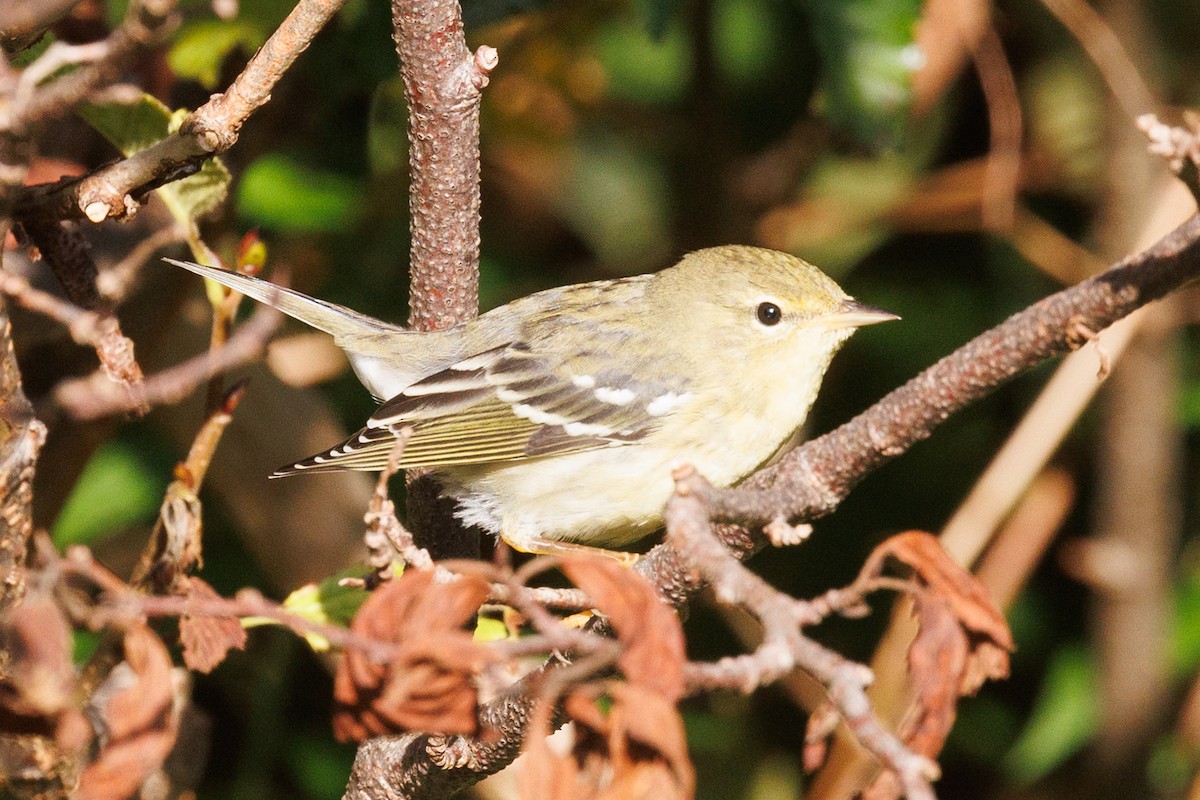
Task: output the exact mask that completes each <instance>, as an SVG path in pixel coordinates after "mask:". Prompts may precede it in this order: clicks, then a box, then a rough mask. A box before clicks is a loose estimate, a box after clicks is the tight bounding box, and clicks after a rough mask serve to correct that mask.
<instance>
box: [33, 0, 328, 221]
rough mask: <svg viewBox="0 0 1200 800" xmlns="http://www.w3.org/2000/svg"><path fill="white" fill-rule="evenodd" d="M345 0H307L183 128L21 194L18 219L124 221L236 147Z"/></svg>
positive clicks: (302, 1) (300, 3)
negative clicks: (154, 195)
mask: <svg viewBox="0 0 1200 800" xmlns="http://www.w3.org/2000/svg"><path fill="white" fill-rule="evenodd" d="M343 2H344V0H301V1H300V2H299V3H298V4H297V5H296V7H295V8H294V9H292V12H291V13H290V14H288V16H287V18H286V19H285V20H284V21H283V22H282V23H281V24H280V26H279V28H278V29H277V30H276V31H275V32H274V33H273V34H271V37H270V38H269V39H268V40H267V42H266V44H264V45H263V46H262V48H261V49H260V50H259V51H258V52H257V53H255V54H254V57H253V58H251V59H250V63H248V64H247V65H246V68H245V69H244V70H242V72H241V73H240V74H239V75H238V77H237V78H236V79H235V80H234V82H233V84H232V85H230V87H229V88H228V89H226V90H225V91H224V92H223V93H221V94H217V95H213V97H212V99H210V100H209V101H208V102H207V103H205V104H204V105H203V106H201V107H200V108H198V109H196V110H195V111H194V112H192V114H191V115H190V116H189V117H188V118H187V120H185V121H184V123H183V125H182V126H181V127H180V129H179V131H178V132H177V133H174V134H172V135H171V136H168V137H167V138H165V139H163V140H161V141H159V142H157V143H156V144H154V145H152V146H151V147H148V148H146V149H145V150H142V151H140V152H138V153H135V154H134V155H132V156H130V157H129V158H125V159H122V160H120V161H117V162H116V163H114V164H111V165H109V166H107V167H104V168H102V169H99V170H96V171H94V172H90V173H88V174H87V175H85V176H83V177H81V178H73V179H68V180H64V181H59V182H57V183H54V184H43V185H39V186H32V187H29V188H27V189H24V190H21V191H19V192H17V196H16V198H15V213H16V216H17V217H18V218H22V219H34V218H41V219H47V220H70V219H80V218H86V219H89V220H91V221H92V222H101V221H103V220H105V219H108V218H110V217H115V218H117V219H120V218H123V217H125V216H126V215H127V214H128V212H129V210H130V209H135V208H136V207H137V204H138V202H139V201H140V200H141V198H143V197H144V196H145V195H146V194H147V193H148V192H149V191H150V190H152V189H154V188H155V187H157V186H160V185H162V184H163V183H167V182H170V181H171V180H174V179H176V178H179V177H183V176H186V175H188V174H191V173H192V172H194V171H195V170H196V169H197V168H198V167H199V165H200V164H201V163H202V162H203V161H205V160H206V159H208V158H210V157H212V156H213V155H216V154H218V153H221V152H224V151H225V150H228V149H229V148H230V147H232V146H233V144H234V143H235V142H236V141H237V139H238V134H239V132H240V131H241V127H242V125H243V123H245V121H246V120H247V119H248V118H249V116H250V115H251V114H252V113H254V111H256V110H257V109H258V108H260V107H261V106H263V105H264V104H266V102H267V101H268V100H270V98H271V89H272V88H273V87H274V86H275V84H276V83H277V82H278V81H279V79H280V78H281V77H282V76H283V74H284V73H285V72H286V71H287V69H288V68H289V67H290V66H291V65H292V63H293V62H294V61H295V60H296V58H297V57H298V56H299V55H300V53H302V52H303V51H304V49H305V48H306V47H308V44H309V43H310V42H311V41H312V39H313V37H314V36H316V34H317V32H318V31H320V30H321V28H322V27H324V25H325V23H326V22H328V21H329V19H330V17H332V16H333V14H334V13H335V12H336V11H337V10H338V9H339V8H341V6H342V4H343Z"/></svg>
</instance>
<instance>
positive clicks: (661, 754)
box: [521, 681, 696, 800]
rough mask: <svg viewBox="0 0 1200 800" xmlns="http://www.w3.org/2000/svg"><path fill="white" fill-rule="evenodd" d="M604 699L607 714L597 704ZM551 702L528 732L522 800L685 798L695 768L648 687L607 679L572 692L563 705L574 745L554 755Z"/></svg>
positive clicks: (675, 716)
mask: <svg viewBox="0 0 1200 800" xmlns="http://www.w3.org/2000/svg"><path fill="white" fill-rule="evenodd" d="M601 696H606V697H607V698H608V699H609V700H611V705H610V707H609V708H608V711H607V712H604V711H602V710H601V709H600V707H599V705H598V704H597V701H598V700H599V699H600V698H601ZM550 705H552V704H551V703H550V702H548V701H547V702H543V703H541V704H540V706H539V708H538V709H537V711H536V712H535V714H534V722H535V724H534V725H533V726H532V727H531V728H530V734H529V738H528V741H529V742H530V744H529V748H528V752H529V758H528V763H527V765H526V768H525V771H524V772H523V773H522V779H521V789H522V797H526V798H537V800H583V799H584V798H588V799H589V800H643V799H649V798H653V800H687V799H688V798H691V797H692V796H693V794H694V792H695V783H696V777H695V770H694V769H693V767H692V763H691V760H690V759H689V758H688V753H687V739H686V736H685V734H684V728H683V720H682V719H680V717H679V712H678V711H677V710H676V708H675V704H674V703H672V702H670V701H668V700H666V699H664V698H663V696H662V695H661V694H660V693H659V692H657V691H654V690H653V689H649V688H646V687H642V686H637V685H635V684H630V683H621V682H616V681H612V682H609V683H606V684H604V685H603V686H602V687H599V688H588V689H577V690H576V691H574V692H572V693H571V694H570V695H568V696H567V698H566V700H565V701H564V702H563V709H564V711H565V713H566V716H567V717H568V718H569V719H570V720H572V721H573V722H574V723H575V745H574V747H573V748H572V750H571V752H570V753H565V754H561V755H560V754H557V753H555V752H554V751H553V749H552V743H550V742H548V741H547V738H548V736H549V733H550V731H549V712H548V711H547V708H548V707H549V706H550Z"/></svg>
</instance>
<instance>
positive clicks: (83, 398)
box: [53, 306, 283, 420]
mask: <svg viewBox="0 0 1200 800" xmlns="http://www.w3.org/2000/svg"><path fill="white" fill-rule="evenodd" d="M282 321H283V316H282V315H281V314H280V313H279V312H278V311H276V310H274V309H273V308H270V307H268V306H261V307H260V308H259V309H258V310H257V311H255V312H254V315H253V316H252V317H250V319H249V320H247V321H246V323H245V324H243V325H241V326H240V327H239V328H238V329H237V331H236V332H235V333H234V334H233V336H231V337H230V338H229V341H228V342H226V343H225V345H224V346H222V347H221V348H219V349H217V350H209V351H206V352H204V353H201V354H200V355H198V356H195V357H193V358H190V359H188V360H187V361H184V362H183V363H181V364H178V365H176V366H174V367H171V368H170V369H167V370H164V371H162V372H160V373H158V374H156V375H152V376H150V377H149V378H147V379H146V380H145V382H144V383H143V384H142V398H141V399H142V400H144V401H145V403H146V404H148V405H150V406H156V405H169V404H171V403H178V402H179V401H180V400H182V399H183V398H185V397H187V395H189V394H190V393H191V392H192V391H193V390H194V389H195V388H196V387H197V386H199V385H200V384H202V383H204V382H205V381H207V380H209V379H210V378H211V377H212V376H213V375H216V374H218V373H220V372H225V371H228V370H231V369H234V368H235V367H239V366H242V365H243V364H247V363H250V362H253V361H256V360H257V359H259V358H260V357H261V356H262V354H263V351H264V350H265V349H266V344H267V341H268V340H269V339H270V338H271V334H273V333H274V332H275V329H276V328H278V327H279V324H280V322H282ZM53 397H54V403H55V404H56V405H57V406H58V407H59V408H60V409H61V410H62V411H64V412H65V413H67V414H69V415H70V416H71V417H72V418H74V419H78V420H89V419H99V418H100V417H106V416H109V415H112V414H121V413H125V412H128V411H130V410H133V409H134V408H136V407H137V405H136V404H135V401H134V400H133V399H131V398H130V397H129V396H128V395H126V394H125V393H123V392H122V391H121V389H120V387H118V386H117V385H116V384H113V383H112V382H111V381H109V380H108V379H107V378H105V376H104V375H102V374H94V375H91V376H89V377H86V378H77V379H74V380H69V381H64V382H63V383H61V384H59V385H58V386H57V387H56V388H55V389H54V392H53Z"/></svg>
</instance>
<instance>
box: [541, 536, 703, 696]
mask: <svg viewBox="0 0 1200 800" xmlns="http://www.w3.org/2000/svg"><path fill="white" fill-rule="evenodd" d="M562 571H563V572H564V573H565V574H566V576H567V577H568V578H570V579H571V582H572V583H574V584H575V585H576V586H578V587H579V588H580V589H583V591H584V592H586V593H587V595H588V597H590V598H592V601H593V602H594V603H595V604H596V607H597V608H598V609H599V610H600V611H602V612H603V613H604V614H605V616H607V617H608V618H609V621H611V622H612V626H613V629H614V630H615V631H616V632H617V638H618V640H619V641H620V642H621V644H623V645H624V646H625V650H624V652H623V653H622V654H621V657H620V658H619V659H618V662H617V663H618V665H619V666H620V667H621V672H623V673H624V675H625V678H626V679H627V680H628V681H629V682H630V683H632V684H636V685H638V686H641V687H644V688H647V689H650V690H652V691H655V692H657V693H658V694H660V695H661V696H662V697H663V698H665V699H666V700H667V701H669V702H674V701H676V700H678V699H679V698H680V697H682V696H683V692H684V679H683V665H684V662H685V661H686V658H687V656H686V652H685V643H684V637H683V626H682V625H681V624H680V622H679V617H678V616H677V615H676V614H675V612H674V610H672V609H671V608H670V607H668V606H667V605H666V604H665V603H663V602H662V600H660V599H659V597H658V595H657V594H656V593H655V591H654V587H652V586H651V585H650V583H649V582H648V581H646V579H645V578H643V577H642V576H640V575H638V574H637V573H635V572H633V571H631V570H629V569H627V568H625V567H622V566H621V565H619V564H616V563H614V562H612V561H609V560H608V559H605V558H600V557H597V556H572V557H570V558H565V559H563V562H562Z"/></svg>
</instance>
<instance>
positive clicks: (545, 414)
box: [275, 343, 682, 477]
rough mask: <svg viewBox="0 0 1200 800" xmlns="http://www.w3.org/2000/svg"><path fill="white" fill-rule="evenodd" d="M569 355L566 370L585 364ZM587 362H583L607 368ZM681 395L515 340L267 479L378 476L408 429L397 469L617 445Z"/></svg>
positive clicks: (416, 390)
mask: <svg viewBox="0 0 1200 800" xmlns="http://www.w3.org/2000/svg"><path fill="white" fill-rule="evenodd" d="M589 361H591V360H589V359H586V358H585V359H583V360H582V361H581V360H580V359H579V358H578V357H577V358H576V359H574V361H573V366H576V367H578V366H579V365H580V364H587V363H589ZM610 361H611V358H610V357H609V358H596V359H594V361H592V363H596V364H597V365H599V364H600V363H608V362H610ZM677 391H682V388H681V387H667V386H661V385H657V384H649V383H645V382H638V381H635V380H633V379H631V378H629V377H628V376H624V375H614V374H613V373H612V371H611V370H608V371H606V372H605V373H602V374H600V375H590V374H583V375H579V374H572V372H571V371H569V370H568V369H566V368H565V366H564V365H563V364H562V363H561V361H558V362H556V361H554V360H553V359H552V358H550V357H548V356H546V355H540V354H538V353H536V352H534V351H532V350H531V349H530V348H529V347H528V346H527V345H524V344H522V343H516V344H510V345H506V346H503V347H497V348H494V349H492V350H488V351H485V352H483V353H479V354H477V355H474V356H470V357H469V358H466V359H463V360H462V361H459V362H458V363H456V364H454V365H452V366H450V367H448V368H447V369H444V370H442V371H440V372H437V373H435V374H433V375H430V376H429V377H427V378H424V379H423V380H420V381H418V382H416V383H414V384H413V385H411V386H409V387H408V388H406V389H405V390H404V391H402V392H401V393H400V394H398V395H396V396H395V397H393V398H391V399H390V400H388V401H387V402H385V403H384V404H383V405H381V406H380V407H379V409H378V410H377V411H376V412H375V414H374V415H373V416H372V417H371V419H370V420H369V421H368V422H367V425H366V427H364V428H363V429H362V430H360V431H359V432H358V433H356V434H355V435H354V436H351V437H350V438H349V439H347V440H346V441H345V442H343V443H342V444H340V445H339V446H337V447H335V448H332V449H331V450H328V451H326V452H324V453H321V454H318V455H315V456H312V457H311V458H307V459H305V460H304V461H301V462H299V463H297V464H294V465H293V466H291V467H286V468H284V469H281V470H279V471H278V472H276V473H275V476H276V477H278V476H282V475H291V474H295V473H298V472H325V471H335V470H345V469H352V470H379V469H383V468H384V467H385V466H386V465H387V461H388V458H389V456H390V455H391V451H392V448H393V447H394V445H395V437H396V434H397V433H399V432H400V431H401V430H402V429H403V428H405V427H408V428H411V429H412V432H413V433H412V436H411V438H410V439H409V441H408V445H407V447H406V448H405V451H404V454H403V457H402V458H401V460H400V464H399V466H400V467H401V468H408V467H447V466H461V465H468V464H487V463H497V462H504V461H519V460H522V459H527V458H537V457H541V456H548V455H556V454H563V453H572V452H580V451H584V450H594V449H598V448H602V447H617V446H621V445H624V444H628V443H630V442H634V441H637V440H638V439H640V438H642V437H644V436H645V435H646V434H647V433H649V432H650V431H651V430H653V429H654V427H655V426H656V425H657V423H658V418H657V417H655V416H654V415H653V414H651V413H650V411H649V410H648V408H649V407H650V404H651V403H652V402H653V401H654V400H655V398H658V397H660V396H662V395H663V394H667V393H671V392H677Z"/></svg>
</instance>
